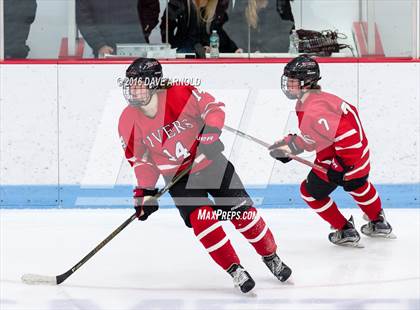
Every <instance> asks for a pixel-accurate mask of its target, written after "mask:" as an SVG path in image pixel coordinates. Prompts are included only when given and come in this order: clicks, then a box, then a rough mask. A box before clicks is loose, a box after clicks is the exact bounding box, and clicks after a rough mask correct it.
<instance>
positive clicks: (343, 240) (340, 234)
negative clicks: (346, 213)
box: [328, 216, 363, 248]
mask: <svg viewBox="0 0 420 310" xmlns="http://www.w3.org/2000/svg"><path fill="white" fill-rule="evenodd" d="M328 239H329V240H330V241H331V242H332V243H334V244H335V245H341V246H349V247H355V248H363V245H361V244H360V243H359V240H360V235H359V233H358V232H357V230H356V229H355V228H354V220H353V216H351V217H350V218H349V220H348V221H347V223H346V225H344V227H343V229H341V230H336V231H335V232H332V233H330V234H329V236H328Z"/></svg>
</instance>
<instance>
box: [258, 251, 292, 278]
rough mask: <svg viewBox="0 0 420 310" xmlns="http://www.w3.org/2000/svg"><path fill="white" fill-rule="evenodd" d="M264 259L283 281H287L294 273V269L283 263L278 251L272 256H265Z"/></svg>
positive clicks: (274, 273)
mask: <svg viewBox="0 0 420 310" xmlns="http://www.w3.org/2000/svg"><path fill="white" fill-rule="evenodd" d="M262 260H263V262H264V264H265V265H266V266H267V267H268V269H270V271H271V273H272V274H273V275H274V276H275V277H276V278H277V279H279V280H280V281H281V282H284V281H286V280H287V279H288V278H289V277H290V275H291V274H292V269H290V268H289V267H288V266H287V265H286V264H285V263H283V262H282V261H281V259H280V257H278V255H277V254H276V253H274V254H272V255H270V256H263V258H262Z"/></svg>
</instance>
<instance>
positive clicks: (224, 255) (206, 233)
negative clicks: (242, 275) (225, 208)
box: [190, 206, 240, 270]
mask: <svg viewBox="0 0 420 310" xmlns="http://www.w3.org/2000/svg"><path fill="white" fill-rule="evenodd" d="M207 212H210V213H213V208H211V207H210V206H203V207H200V208H197V209H196V210H194V211H193V212H192V213H191V214H190V222H191V226H192V228H193V230H194V234H195V235H196V236H197V239H198V240H199V241H200V242H201V243H202V244H203V246H204V248H205V249H206V250H207V252H208V253H209V254H210V256H211V257H212V258H213V260H214V261H215V262H216V263H217V264H218V265H219V266H220V267H222V268H223V269H224V270H227V269H228V268H229V267H230V266H232V265H233V264H239V263H240V261H239V258H238V255H236V252H235V250H234V249H233V247H232V245H231V243H230V240H229V238H228V237H227V236H226V234H225V232H224V230H223V227H222V222H220V221H218V220H217V219H207V218H200V217H199V214H200V213H201V214H206V213H207Z"/></svg>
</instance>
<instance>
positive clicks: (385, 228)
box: [360, 210, 396, 239]
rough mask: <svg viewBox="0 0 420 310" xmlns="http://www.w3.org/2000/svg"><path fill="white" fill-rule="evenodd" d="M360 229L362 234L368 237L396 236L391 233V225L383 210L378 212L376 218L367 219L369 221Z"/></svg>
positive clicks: (391, 237) (392, 237)
mask: <svg viewBox="0 0 420 310" xmlns="http://www.w3.org/2000/svg"><path fill="white" fill-rule="evenodd" d="M360 230H361V231H362V233H363V234H365V235H366V236H369V237H381V238H389V239H395V238H396V236H395V235H394V234H393V233H392V227H391V225H390V224H389V223H388V222H387V221H386V219H385V214H384V210H381V212H379V216H378V219H377V220H375V221H369V223H367V224H365V225H363V226H362V227H361V228H360Z"/></svg>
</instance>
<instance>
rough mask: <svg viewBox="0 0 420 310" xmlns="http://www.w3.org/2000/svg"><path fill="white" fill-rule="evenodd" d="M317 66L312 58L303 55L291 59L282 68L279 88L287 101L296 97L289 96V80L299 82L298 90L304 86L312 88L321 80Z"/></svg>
mask: <svg viewBox="0 0 420 310" xmlns="http://www.w3.org/2000/svg"><path fill="white" fill-rule="evenodd" d="M320 74H321V73H320V70H319V65H318V63H317V62H316V61H315V59H313V58H312V57H310V56H308V55H306V54H303V55H300V56H298V57H295V58H293V59H292V60H291V61H289V62H288V63H287V65H286V66H285V67H284V71H283V76H282V77H281V88H282V90H283V92H284V93H285V95H286V96H287V97H288V98H289V99H297V98H298V97H297V96H296V95H294V94H291V93H290V91H289V90H288V87H287V82H288V80H289V79H296V80H299V86H300V89H302V88H303V87H306V86H310V88H313V87H315V86H316V85H317V82H318V81H319V80H320V79H321V75H320Z"/></svg>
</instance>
